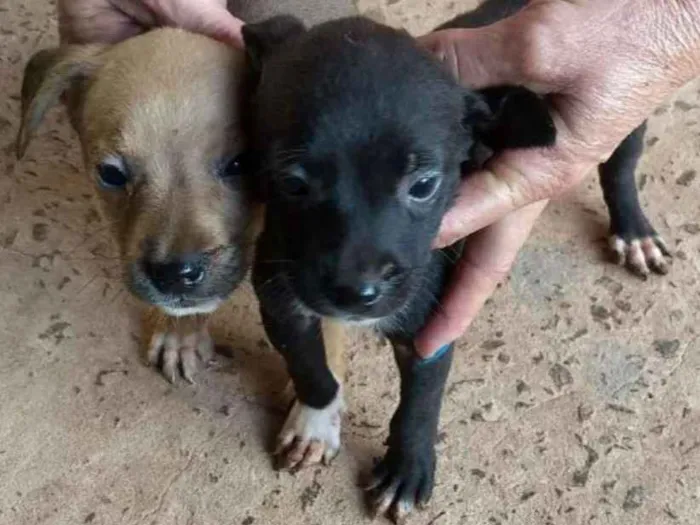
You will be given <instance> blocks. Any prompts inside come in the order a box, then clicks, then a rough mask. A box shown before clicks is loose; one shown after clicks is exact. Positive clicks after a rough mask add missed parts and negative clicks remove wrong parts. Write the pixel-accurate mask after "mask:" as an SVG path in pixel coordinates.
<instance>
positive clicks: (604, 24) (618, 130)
mask: <svg viewBox="0 0 700 525" xmlns="http://www.w3.org/2000/svg"><path fill="white" fill-rule="evenodd" d="M698 15H700V2H698V1H697V0H687V1H684V0H665V1H659V0H616V1H610V0H589V1H587V2H581V1H573V2H572V1H565V0H532V1H531V2H530V5H529V6H528V7H527V8H525V9H524V10H522V11H520V12H519V13H517V14H516V15H514V16H513V17H511V18H509V19H507V20H503V21H501V22H498V23H496V24H494V25H492V26H489V27H487V28H479V29H456V30H448V31H442V32H437V33H433V34H431V35H427V36H426V37H423V38H422V39H421V41H422V43H423V44H424V45H425V46H426V47H428V48H429V49H430V50H432V51H433V52H434V53H435V54H436V55H437V56H438V57H440V58H441V59H442V60H443V61H445V62H446V63H447V65H448V66H450V67H451V69H452V70H453V72H454V73H455V74H456V75H457V76H458V77H459V78H460V80H461V81H462V82H463V83H464V84H466V85H469V86H470V87H473V88H481V87H487V86H494V85H507V84H510V85H524V86H527V87H530V88H531V89H533V90H535V91H538V92H540V93H542V94H548V95H549V96H548V100H549V103H550V108H551V112H552V116H553V118H554V119H555V122H556V125H557V134H558V135H557V143H556V145H555V146H554V147H552V148H546V149H533V150H520V151H509V152H505V153H502V154H500V155H497V156H496V157H495V158H493V159H492V160H491V161H490V162H489V163H488V164H487V166H486V167H485V169H484V170H483V171H481V172H478V173H475V174H473V175H470V176H469V177H468V178H466V179H465V181H464V182H463V183H462V185H461V187H460V189H459V193H458V196H457V200H456V203H455V205H454V207H453V208H452V209H451V210H450V211H449V212H448V213H447V214H446V216H445V218H444V219H443V223H442V226H441V229H440V232H439V235H438V239H437V240H436V246H437V247H442V246H446V245H449V244H452V243H453V242H455V241H457V240H458V239H461V238H463V237H466V236H467V235H469V234H472V233H473V232H475V231H477V230H480V229H481V228H484V229H481V231H478V232H477V233H476V234H474V235H472V236H471V237H470V238H469V239H468V241H467V243H466V248H465V253H464V255H463V258H462V260H461V261H460V263H459V264H458V266H457V268H456V273H455V276H454V278H453V282H452V283H451V286H450V288H449V289H448V291H447V294H446V295H445V297H444V298H443V305H442V306H443V310H442V312H440V313H438V314H436V315H435V316H434V318H433V319H432V320H431V321H430V322H429V323H428V325H427V326H426V327H425V328H424V330H423V332H422V333H421V334H419V336H418V338H417V340H416V347H417V349H418V352H419V354H420V355H422V356H423V357H428V356H430V355H431V354H432V353H433V352H434V351H435V350H436V349H438V348H440V347H441V346H443V345H444V344H447V343H450V342H452V341H454V340H455V339H456V338H457V337H459V336H460V335H461V334H462V333H463V332H464V331H465V330H466V329H467V327H468V326H469V324H470V323H471V321H472V320H473V319H474V317H475V315H476V313H477V312H478V311H479V309H480V308H481V306H482V305H483V303H484V302H485V301H486V299H487V298H488V297H489V296H490V295H491V294H492V293H493V290H494V289H495V288H496V286H497V284H498V283H499V282H500V281H501V280H502V279H503V277H504V276H505V275H506V274H507V273H508V270H509V269H510V266H511V265H512V263H513V261H514V259H515V256H516V255H517V252H518V250H519V249H520V247H521V246H522V244H523V243H524V242H525V240H526V238H527V236H528V234H529V231H530V229H531V228H532V225H533V224H534V222H535V220H536V218H537V216H539V214H540V213H541V211H542V209H543V208H544V202H543V201H545V200H546V199H549V198H551V197H554V196H556V195H559V194H561V193H562V192H564V191H566V190H568V189H570V188H572V187H574V186H576V185H577V184H578V183H579V182H580V181H581V180H582V179H583V178H584V177H585V176H586V175H587V174H588V173H589V172H590V171H592V170H593V169H594V168H595V167H596V166H597V165H598V164H600V163H601V162H603V161H605V160H606V159H607V158H608V157H609V156H610V154H611V153H612V152H613V150H614V149H615V148H616V147H617V145H618V144H619V143H620V142H621V141H622V140H623V139H624V138H625V137H626V136H627V135H628V134H629V133H630V132H631V131H632V130H633V129H634V128H636V127H637V126H638V125H639V124H640V123H641V122H642V121H643V120H644V119H645V118H646V117H647V116H648V115H649V114H650V113H651V111H653V110H654V109H655V107H656V106H657V105H658V104H659V103H661V102H662V101H663V100H664V99H665V98H666V97H667V96H668V95H670V94H671V93H672V92H673V91H674V90H675V89H677V88H678V87H680V86H681V85H682V84H684V83H685V82H687V81H689V80H690V79H692V78H693V77H694V76H696V75H698V74H700V25H699V24H700V22H698V21H700V17H699V16H698ZM532 203H535V204H532Z"/></svg>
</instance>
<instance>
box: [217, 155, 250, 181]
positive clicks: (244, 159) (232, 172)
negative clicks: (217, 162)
mask: <svg viewBox="0 0 700 525" xmlns="http://www.w3.org/2000/svg"><path fill="white" fill-rule="evenodd" d="M248 163H249V161H248V156H247V155H246V154H245V153H241V154H240V155H238V156H236V157H234V158H232V159H231V160H229V161H228V162H227V163H226V165H225V166H224V168H223V169H222V170H221V178H222V179H230V178H234V177H240V176H242V175H243V174H245V173H246V171H247V170H248Z"/></svg>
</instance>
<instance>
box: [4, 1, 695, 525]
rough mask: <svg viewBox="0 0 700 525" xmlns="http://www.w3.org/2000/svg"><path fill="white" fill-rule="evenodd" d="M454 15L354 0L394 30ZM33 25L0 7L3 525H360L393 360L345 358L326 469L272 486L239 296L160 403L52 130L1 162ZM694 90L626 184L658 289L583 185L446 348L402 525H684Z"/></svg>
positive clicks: (250, 331)
mask: <svg viewBox="0 0 700 525" xmlns="http://www.w3.org/2000/svg"><path fill="white" fill-rule="evenodd" d="M472 4H473V2H471V1H462V2H453V1H449V0H399V1H396V0H384V1H383V2H382V3H381V5H380V3H379V2H378V1H377V0H360V7H361V9H362V10H363V11H364V12H371V13H372V15H373V16H375V17H382V18H384V19H386V20H388V21H390V22H391V23H395V24H403V25H406V26H407V27H409V28H410V29H411V30H412V31H415V32H419V31H423V30H426V29H428V28H429V27H431V26H432V25H434V23H435V22H437V21H438V20H442V19H445V18H447V17H448V16H449V15H450V14H452V13H454V12H457V11H459V10H461V9H463V8H464V7H467V6H470V5H472ZM53 10H54V7H53V5H52V2H41V1H39V0H5V1H4V2H2V3H0V68H1V69H0V308H2V315H1V316H0V524H2V525H25V524H30V523H31V524H34V523H41V524H60V525H72V524H82V523H92V524H94V525H98V524H99V525H102V524H144V525H151V524H154V525H156V524H157V525H160V524H162V525H169V524H182V525H185V524H193V525H209V524H212V525H213V524H233V525H239V524H240V525H252V524H264V525H267V524H272V525H273V524H280V525H282V524H284V525H301V524H311V525H320V524H322V525H325V524H331V523H333V524H339V525H340V524H357V523H369V520H368V518H366V517H365V514H364V512H363V506H362V499H361V493H360V492H359V491H358V489H357V488H356V486H355V485H356V481H357V478H358V475H359V473H360V472H362V471H363V470H365V469H366V468H367V467H368V466H369V465H370V464H371V458H372V457H373V456H375V455H379V454H380V453H381V452H382V450H383V447H382V442H383V439H384V437H385V434H386V428H387V423H388V420H389V417H390V414H391V412H392V409H393V407H394V404H395V402H396V400H397V386H398V384H397V374H396V371H395V369H394V366H393V363H392V357H391V355H390V354H391V352H389V351H388V349H387V348H383V347H380V346H378V344H377V343H376V342H375V340H374V338H373V337H371V336H370V335H366V334H365V335H358V336H357V338H356V339H355V340H354V343H353V346H352V348H351V349H350V351H349V354H350V357H351V366H350V369H351V375H350V378H349V383H348V394H349V414H348V415H347V418H346V421H345V426H344V431H343V438H344V441H345V447H344V450H343V453H342V454H341V456H340V457H339V459H338V460H337V461H336V462H335V464H334V465H333V466H332V467H331V468H328V469H321V468H319V469H316V470H310V471H304V472H302V473H299V474H297V475H295V476H292V475H289V474H284V473H276V472H275V471H273V470H272V468H271V463H270V460H269V457H268V455H267V452H266V450H267V448H268V445H269V443H270V438H271V437H272V436H273V434H274V431H275V430H276V429H278V428H279V426H280V425H281V423H282V417H283V412H282V409H283V406H282V405H281V403H280V397H281V396H280V395H279V393H280V391H281V389H282V387H283V386H284V382H285V378H284V372H283V369H282V366H281V362H280V359H279V358H278V357H277V355H276V354H275V353H274V352H273V351H271V349H270V348H269V347H268V345H267V344H266V343H265V341H264V338H263V333H262V330H261V327H260V323H259V321H258V317H257V312H256V307H255V303H254V299H253V295H252V291H251V288H250V286H249V285H247V284H246V285H245V286H244V287H243V289H241V290H239V291H238V293H237V294H236V296H235V298H234V300H233V301H232V302H231V304H230V305H229V306H228V307H227V308H226V310H225V311H222V312H221V313H220V314H219V316H218V322H217V324H216V328H217V338H218V339H219V340H220V341H222V342H226V343H228V344H229V345H230V346H231V348H232V353H231V356H230V357H229V358H224V357H221V358H220V359H219V361H220V363H219V366H217V367H213V368H211V369H209V370H207V371H205V372H200V373H199V375H198V376H197V377H198V380H199V383H198V385H197V386H185V385H178V386H175V387H173V386H171V385H170V384H168V383H166V382H165V381H164V380H163V379H162V378H161V376H159V375H158V374H157V373H155V372H154V371H153V370H151V369H149V368H146V367H145V366H143V365H142V363H141V361H140V357H139V350H138V345H137V337H138V322H137V316H136V309H135V308H134V302H133V300H132V299H131V298H130V297H129V295H128V294H127V293H126V292H125V290H124V288H123V286H122V284H121V283H120V281H119V271H118V264H117V261H116V260H115V259H114V258H113V257H114V247H113V246H112V244H111V241H110V239H109V237H108V236H107V234H106V231H105V226H104V225H103V224H102V223H101V221H100V219H99V218H98V216H97V214H96V211H95V205H94V203H93V202H92V201H91V198H90V193H91V192H90V189H89V188H88V187H87V186H86V183H85V178H84V176H83V175H82V174H80V173H79V171H80V168H79V166H80V159H79V155H78V149H77V144H76V141H75V138H74V136H73V134H72V133H71V132H70V131H69V128H68V125H67V122H66V118H65V116H64V114H63V113H62V111H60V110H56V111H54V112H53V113H52V115H51V118H50V119H49V121H48V122H47V124H46V125H45V126H44V127H43V128H42V131H41V132H40V134H39V136H38V137H37V139H36V140H35V142H34V143H33V146H32V148H31V151H30V153H29V155H28V157H27V158H26V159H25V160H24V161H23V162H22V163H21V164H17V163H16V162H15V161H14V159H13V156H12V147H11V144H12V141H13V138H14V134H15V132H16V130H17V125H18V113H19V96H18V93H19V87H20V81H21V78H20V75H21V70H22V67H23V65H24V63H25V61H26V60H27V58H28V57H29V56H30V54H31V53H32V52H33V51H34V50H36V49H38V48H41V47H46V46H48V45H51V44H53V43H54V42H55V34H56V23H55V20H54V17H53ZM426 13H427V14H426ZM699 89H700V83H696V84H694V85H690V86H688V87H687V88H685V89H684V90H683V91H682V92H681V93H680V94H679V95H678V97H677V98H674V99H673V100H670V101H669V102H668V103H667V104H666V105H664V106H663V107H662V108H660V109H659V110H658V111H657V112H656V114H655V115H654V117H653V118H652V119H651V125H650V131H649V134H648V138H647V141H648V148H647V153H646V155H645V157H644V159H643V162H642V165H641V168H640V179H641V180H643V181H645V184H644V185H643V189H642V192H641V194H642V200H643V202H644V204H645V205H646V208H647V210H648V213H649V216H650V218H651V219H652V221H653V222H654V223H655V224H656V226H657V228H658V229H659V231H660V232H661V233H662V234H663V235H664V236H665V238H666V240H667V241H668V242H669V244H670V245H671V246H672V248H673V252H674V253H675V255H676V257H675V261H674V264H673V266H672V269H671V272H670V274H669V275H668V276H666V277H665V278H659V277H653V278H650V279H649V280H647V281H646V282H642V281H640V280H638V279H636V278H635V277H632V276H630V275H628V274H627V273H626V272H625V271H624V270H623V269H621V268H618V267H616V266H614V265H611V264H609V263H607V262H606V256H605V249H604V246H605V245H604V243H603V242H602V239H603V238H604V237H605V235H606V229H607V218H606V214H605V211H604V207H603V203H602V199H601V196H600V192H599V189H598V187H597V185H596V183H595V179H594V178H593V177H591V179H590V180H589V181H588V183H587V184H584V186H583V187H581V188H580V189H579V190H578V191H576V192H575V193H573V194H572V195H570V196H569V197H567V198H566V199H563V200H561V201H559V202H557V203H555V204H553V205H552V206H551V207H550V209H549V210H548V212H547V213H546V215H545V217H544V219H543V220H542V221H541V222H540V224H539V227H538V228H537V231H536V233H535V235H534V236H533V238H532V240H531V241H530V242H529V244H528V245H527V247H526V248H525V250H524V251H523V252H522V255H521V256H520V259H519V261H518V263H517V265H516V267H515V269H514V271H513V273H512V275H511V277H510V279H509V280H508V281H507V282H506V283H505V284H504V285H503V286H502V287H501V289H500V291H499V292H498V293H497V294H496V296H495V297H494V299H493V300H492V301H491V302H490V303H489V304H488V305H487V307H486V308H485V309H484V311H483V313H482V315H481V316H480V318H479V319H478V321H477V322H476V323H475V324H474V326H473V328H472V329H471V331H470V332H469V334H467V335H466V336H465V337H464V338H463V340H462V341H461V343H460V348H459V351H458V352H457V353H456V356H455V366H454V370H453V373H452V376H451V381H450V386H449V389H448V392H447V398H446V401H445V408H444V412H443V418H442V424H441V434H440V436H441V438H440V445H439V472H438V486H437V490H436V494H435V497H434V500H433V504H432V506H431V507H430V508H429V509H428V510H426V511H424V512H422V513H420V514H417V515H416V516H415V517H414V518H413V519H412V520H411V522H410V523H415V524H420V525H427V524H435V525H456V524H465V525H471V524H474V525H477V524H478V525H482V524H483V525H506V524H508V525H512V524H533V525H548V524H552V525H555V524H556V525H559V524H567V525H571V524H607V523H611V524H613V523H614V524H615V525H623V524H635V525H636V524H650V525H652V524H653V525H656V524H659V525H662V524H679V525H680V524H688V525H690V524H697V523H699V522H700V507H699V505H700V381H698V375H699V373H700V352H698V351H697V347H698V331H699V330H700V328H699V327H698V325H699V323H700V314H699V313H698V310H699V306H700V282H699V281H698V277H699V273H698V270H699V269H700V263H698V260H699V258H698V255H699V253H698V252H699V250H700V234H699V232H700V226H699V225H698V223H697V222H696V221H698V220H699V219H698V211H699V208H698V195H699V194H700V186H699V185H700V178H696V177H695V174H696V170H697V169H698V168H699V166H700V124H699V123H698V119H700V91H699Z"/></svg>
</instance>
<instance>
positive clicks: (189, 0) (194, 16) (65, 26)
mask: <svg viewBox="0 0 700 525" xmlns="http://www.w3.org/2000/svg"><path fill="white" fill-rule="evenodd" d="M58 16H59V33H60V36H61V42H65V43H70V44H87V43H108V44H112V43H115V42H119V41H121V40H125V39H126V38H129V37H131V36H134V35H137V34H139V33H143V32H144V31H147V30H148V29H151V28H153V27H159V26H171V27H181V28H183V29H188V30H190V31H193V32H195V33H202V34H205V35H208V36H211V37H213V38H216V39H217V40H221V41H223V42H226V43H229V44H232V45H235V46H237V47H242V46H243V40H242V37H241V27H242V25H243V22H242V21H241V20H239V19H237V18H235V17H234V16H232V15H231V13H229V11H228V10H227V9H226V0H197V1H194V0H59V2H58Z"/></svg>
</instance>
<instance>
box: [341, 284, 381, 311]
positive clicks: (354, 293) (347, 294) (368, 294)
mask: <svg viewBox="0 0 700 525" xmlns="http://www.w3.org/2000/svg"><path fill="white" fill-rule="evenodd" d="M332 294H333V300H334V302H335V304H336V305H337V306H339V307H341V308H353V307H355V306H372V305H373V304H374V303H376V302H377V301H378V300H379V298H380V297H381V287H380V284H379V283H377V282H372V281H364V282H363V281H360V282H358V283H356V284H355V285H341V286H337V287H335V289H334V290H333V291H332Z"/></svg>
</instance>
